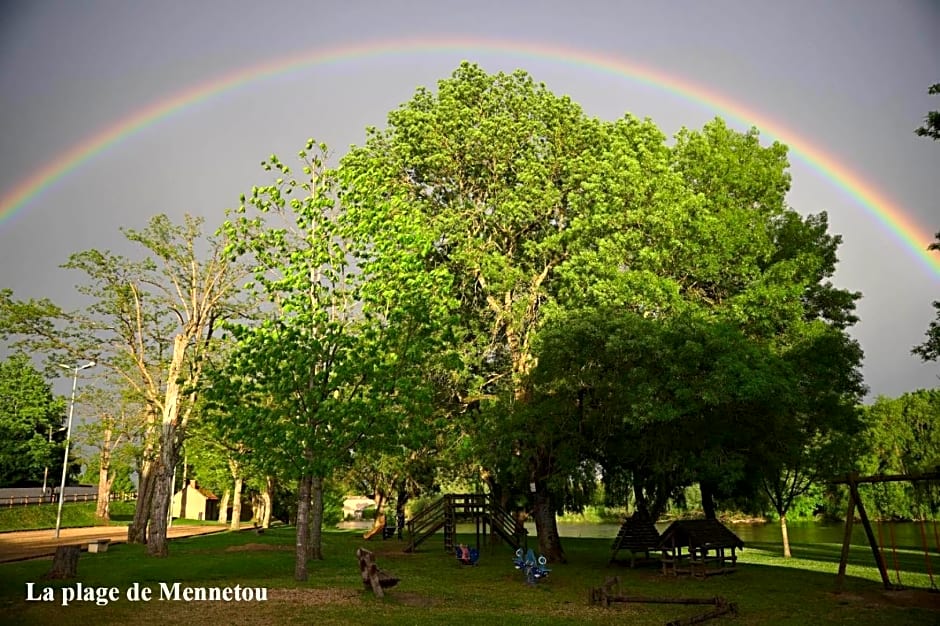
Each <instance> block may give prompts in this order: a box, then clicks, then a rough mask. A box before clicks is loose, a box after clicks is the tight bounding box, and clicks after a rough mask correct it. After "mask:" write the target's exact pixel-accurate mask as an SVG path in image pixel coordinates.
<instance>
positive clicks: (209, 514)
mask: <svg viewBox="0 0 940 626" xmlns="http://www.w3.org/2000/svg"><path fill="white" fill-rule="evenodd" d="M184 496H185V504H186V507H185V510H182V509H183V506H182V505H183V502H184ZM173 517H175V518H183V519H196V520H217V519H219V498H218V496H216V495H215V494H214V493H212V492H211V491H209V490H208V489H203V488H202V487H199V486H198V485H197V484H196V481H195V480H191V481H189V484H188V485H186V487H185V488H184V489H181V490H180V491H177V492H176V494H174V495H173Z"/></svg>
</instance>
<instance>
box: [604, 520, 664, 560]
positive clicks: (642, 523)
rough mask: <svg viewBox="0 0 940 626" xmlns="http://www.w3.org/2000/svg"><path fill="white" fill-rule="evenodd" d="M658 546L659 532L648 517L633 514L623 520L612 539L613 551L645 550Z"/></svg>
mask: <svg viewBox="0 0 940 626" xmlns="http://www.w3.org/2000/svg"><path fill="white" fill-rule="evenodd" d="M657 545H659V531H657V530H656V525H655V524H653V520H651V519H650V518H649V517H648V516H646V515H643V514H641V513H634V514H633V515H631V516H630V517H628V518H627V519H625V520H624V522H623V524H622V525H621V526H620V531H619V532H618V533H617V538H616V539H614V545H613V549H614V550H631V551H635V550H647V549H649V548H655V547H656V546H657Z"/></svg>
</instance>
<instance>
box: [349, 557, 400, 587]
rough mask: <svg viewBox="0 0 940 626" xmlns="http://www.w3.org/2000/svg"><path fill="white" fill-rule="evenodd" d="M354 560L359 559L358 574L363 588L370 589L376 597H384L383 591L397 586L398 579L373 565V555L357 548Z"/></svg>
mask: <svg viewBox="0 0 940 626" xmlns="http://www.w3.org/2000/svg"><path fill="white" fill-rule="evenodd" d="M356 558H358V559H359V573H360V574H362V584H363V586H364V587H365V588H366V589H371V590H372V593H374V594H375V595H376V596H377V597H379V598H383V597H385V592H384V591H383V589H385V588H386V587H394V586H395V585H397V584H398V580H399V579H398V578H395V577H394V576H392V575H391V574H389V573H388V572H383V571H382V570H380V569H379V566H378V565H376V564H375V555H374V554H372V553H371V552H369V551H368V550H364V549H363V548H359V549H358V550H356Z"/></svg>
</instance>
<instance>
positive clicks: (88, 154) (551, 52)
mask: <svg viewBox="0 0 940 626" xmlns="http://www.w3.org/2000/svg"><path fill="white" fill-rule="evenodd" d="M432 52H433V53H443V52H446V53H460V54H465V55H467V56H470V55H472V54H473V53H483V54H493V53H495V54H500V53H502V54H513V55H517V56H520V57H529V58H532V59H535V60H541V61H545V60H549V61H552V62H556V63H560V64H565V65H570V66H575V67H584V68H587V69H590V70H592V71H597V72H602V73H605V74H610V75H613V76H615V77H618V78H627V79H630V80H633V81H636V82H639V83H642V84H646V85H650V86H652V87H654V88H657V89H661V90H664V91H667V92H670V93H673V94H676V95H677V96H679V97H681V98H683V99H686V100H691V101H693V102H696V103H698V104H700V105H702V106H705V107H706V108H708V109H711V110H714V111H715V112H716V113H719V114H721V115H722V116H724V117H726V118H730V119H732V120H734V121H736V122H737V123H740V124H745V125H747V126H757V127H758V128H759V129H760V130H761V133H762V134H765V135H769V136H770V137H772V138H775V139H778V140H780V141H782V142H783V143H786V144H787V145H788V146H789V147H790V149H791V153H792V154H794V155H795V156H796V157H797V158H800V159H801V160H803V161H804V162H806V163H807V164H808V165H809V166H810V167H812V168H814V169H816V170H817V171H818V172H820V173H821V174H822V175H823V176H824V177H825V178H827V179H829V180H830V181H831V182H832V183H833V184H834V185H835V186H836V187H838V188H840V189H842V190H843V191H844V192H845V193H846V194H848V196H850V197H851V198H852V199H853V201H854V202H856V203H857V204H859V205H860V206H861V207H862V208H863V209H864V210H865V211H866V212H867V213H868V214H870V215H871V216H872V217H874V219H875V220H877V221H878V222H879V223H881V224H882V225H883V226H884V227H885V228H887V230H888V231H889V232H890V233H891V234H892V235H893V236H894V237H896V238H897V239H899V240H900V241H901V242H902V244H903V245H904V246H905V247H907V248H908V249H909V250H910V251H911V252H912V253H913V255H914V256H915V257H916V258H917V259H918V260H919V261H920V262H922V263H923V264H924V265H925V266H926V267H927V268H928V269H929V270H931V273H932V274H933V275H934V277H940V255H937V254H935V253H931V252H928V251H927V246H928V245H929V244H930V242H931V240H932V236H931V233H928V232H926V231H925V230H924V229H923V228H922V227H921V226H920V225H918V224H916V223H915V222H914V221H913V220H912V219H911V218H910V217H909V216H907V215H905V213H904V211H903V210H902V209H901V207H899V206H897V204H896V203H894V202H892V201H891V200H890V199H889V198H887V197H886V196H885V195H884V194H883V193H881V192H880V191H878V190H877V189H875V188H874V187H873V186H872V185H870V184H869V183H867V182H865V181H864V180H863V179H862V178H861V177H860V176H859V175H858V174H856V173H854V172H852V171H851V170H850V169H849V168H848V167H846V166H844V165H843V164H841V163H840V162H838V161H837V160H836V159H835V158H834V157H832V156H830V155H829V154H827V153H826V152H825V151H824V150H822V149H821V148H819V147H818V146H816V145H814V144H813V142H812V141H810V140H809V139H806V138H804V137H801V136H800V135H799V134H797V133H796V132H794V131H793V130H792V129H790V128H787V127H786V126H785V125H783V124H781V123H779V122H776V121H774V120H771V119H769V118H767V117H766V116H765V115H763V114H761V113H758V112H757V111H754V110H752V109H750V108H748V107H747V106H745V105H743V104H741V103H739V102H735V101H732V100H731V99H730V98H728V97H727V96H724V95H722V94H720V93H718V92H716V91H713V90H711V89H709V88H707V87H705V86H703V85H700V84H696V83H694V82H692V81H690V80H687V79H685V78H682V77H677V76H672V75H667V74H666V73H664V72H662V71H661V70H657V69H655V68H652V67H648V66H640V65H637V64H635V63H632V62H630V61H627V60H624V59H620V58H617V57H613V56H602V55H600V54H598V53H594V52H589V51H585V50H579V49H572V48H565V47H561V46H555V45H553V46H551V47H549V46H546V45H542V44H537V43H526V42H518V41H502V40H491V39H479V38H472V39H460V38H447V39H421V40H411V39H409V40H385V41H377V42H375V41H373V42H367V43H363V44H358V45H350V46H341V47H335V48H330V49H328V50H311V51H306V52H302V53H299V54H293V55H289V56H285V57H280V58H277V59H273V60H271V61H267V62H264V63H259V64H257V65H252V66H250V67H247V68H241V69H239V70H237V71H234V72H231V73H229V74H226V75H224V76H221V77H218V78H214V79H212V80H209V81H206V82H203V83H200V84H198V85H195V86H193V87H190V88H188V89H185V90H183V91H180V92H177V93H175V94H173V95H171V96H170V97H168V98H165V99H163V100H159V101H157V102H154V103H152V104H150V105H149V106H147V107H145V108H143V109H140V110H138V111H136V112H134V113H132V114H130V115H128V116H126V117H124V118H122V119H120V120H118V121H116V122H114V123H113V124H111V125H110V126H108V127H106V128H104V129H102V130H100V131H99V132H97V133H95V134H93V135H91V136H90V137H88V138H87V139H85V140H84V141H82V142H80V143H78V144H76V145H74V146H73V147H71V148H70V149H68V150H67V151H66V152H64V153H62V154H61V155H59V156H58V157H57V158H56V159H54V160H52V161H50V162H49V163H47V164H46V165H44V166H43V167H41V168H40V169H39V170H37V171H36V172H35V173H34V174H33V175H31V176H29V177H27V178H26V179H24V180H23V181H21V182H20V183H19V184H18V185H16V186H15V187H14V188H13V189H12V190H10V191H9V192H8V193H6V194H5V195H4V196H3V197H2V198H0V225H2V223H3V222H4V221H6V220H8V219H9V218H10V217H12V216H13V215H14V214H15V213H17V212H18V211H20V210H22V209H23V208H24V207H25V206H26V205H27V204H28V203H29V202H30V201H31V200H32V199H33V198H35V197H36V196H37V195H39V194H41V193H42V192H43V190H45V189H46V188H48V187H49V186H50V185H52V184H53V183H55V182H56V181H57V180H59V179H61V178H62V177H63V176H65V175H66V174H68V173H69V172H71V171H73V170H75V169H76V168H78V167H79V166H81V165H82V163H84V162H85V161H88V160H89V159H91V158H93V157H94V156H95V155H97V154H99V153H101V152H103V151H105V150H107V149H108V148H109V147H111V146H112V145H114V144H116V143H118V142H120V141H123V140H125V139H127V138H128V137H130V136H132V135H134V134H135V133H137V132H138V131H140V130H142V129H144V128H146V127H148V126H150V125H152V124H154V123H156V122H158V121H160V120H162V119H164V118H166V117H168V116H171V115H173V114H174V113H176V112H177V111H180V110H182V109H185V108H187V107H189V106H191V105H194V104H197V103H199V102H203V101H205V100H208V99H210V98H214V97H217V96H219V95H221V94H223V93H226V92H229V91H232V90H235V89H238V88H239V87H242V86H244V85H247V84H249V83H252V82H255V81H258V80H262V79H265V78H269V77H274V76H277V75H282V74H287V73H290V72H293V71H297V70H301V69H304V68H309V67H312V66H317V65H329V64H336V63H340V62H344V61H351V60H355V59H363V58H369V57H380V56H387V55H407V54H415V53H432Z"/></svg>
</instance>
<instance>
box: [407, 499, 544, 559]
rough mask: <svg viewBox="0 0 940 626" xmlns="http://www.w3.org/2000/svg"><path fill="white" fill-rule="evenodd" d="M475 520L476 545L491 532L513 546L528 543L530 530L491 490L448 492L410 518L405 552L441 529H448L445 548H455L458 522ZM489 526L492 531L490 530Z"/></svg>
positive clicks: (447, 550)
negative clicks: (503, 505) (494, 496)
mask: <svg viewBox="0 0 940 626" xmlns="http://www.w3.org/2000/svg"><path fill="white" fill-rule="evenodd" d="M461 521H463V522H473V523H474V525H475V529H476V549H477V552H478V553H479V550H480V537H481V536H482V535H486V534H487V532H491V533H492V534H494V535H496V536H498V537H499V538H501V539H502V540H503V541H505V542H506V543H507V544H509V545H510V546H511V547H512V548H513V550H518V549H519V548H521V547H523V546H524V545H525V543H526V530H525V528H522V527H521V526H517V524H516V520H515V519H514V518H513V517H512V516H511V515H510V514H509V513H507V512H506V510H505V509H503V508H502V507H501V506H499V504H498V503H497V502H496V500H495V499H494V498H493V496H492V495H490V494H484V493H456V494H447V495H445V496H442V497H441V498H439V499H438V500H436V501H435V502H434V503H433V504H431V506H429V507H428V508H426V509H424V510H423V511H421V512H420V513H418V514H417V515H415V516H414V517H412V518H411V519H410V520H408V523H407V526H408V544H407V545H406V546H405V552H414V551H415V549H416V548H417V547H418V546H419V545H420V544H421V543H422V542H424V541H425V540H427V539H428V538H429V537H432V536H434V534H435V533H437V531H439V530H441V529H443V530H444V550H445V551H446V552H454V550H455V548H456V547H457V543H456V536H457V522H461ZM487 528H489V531H488V530H487Z"/></svg>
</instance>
